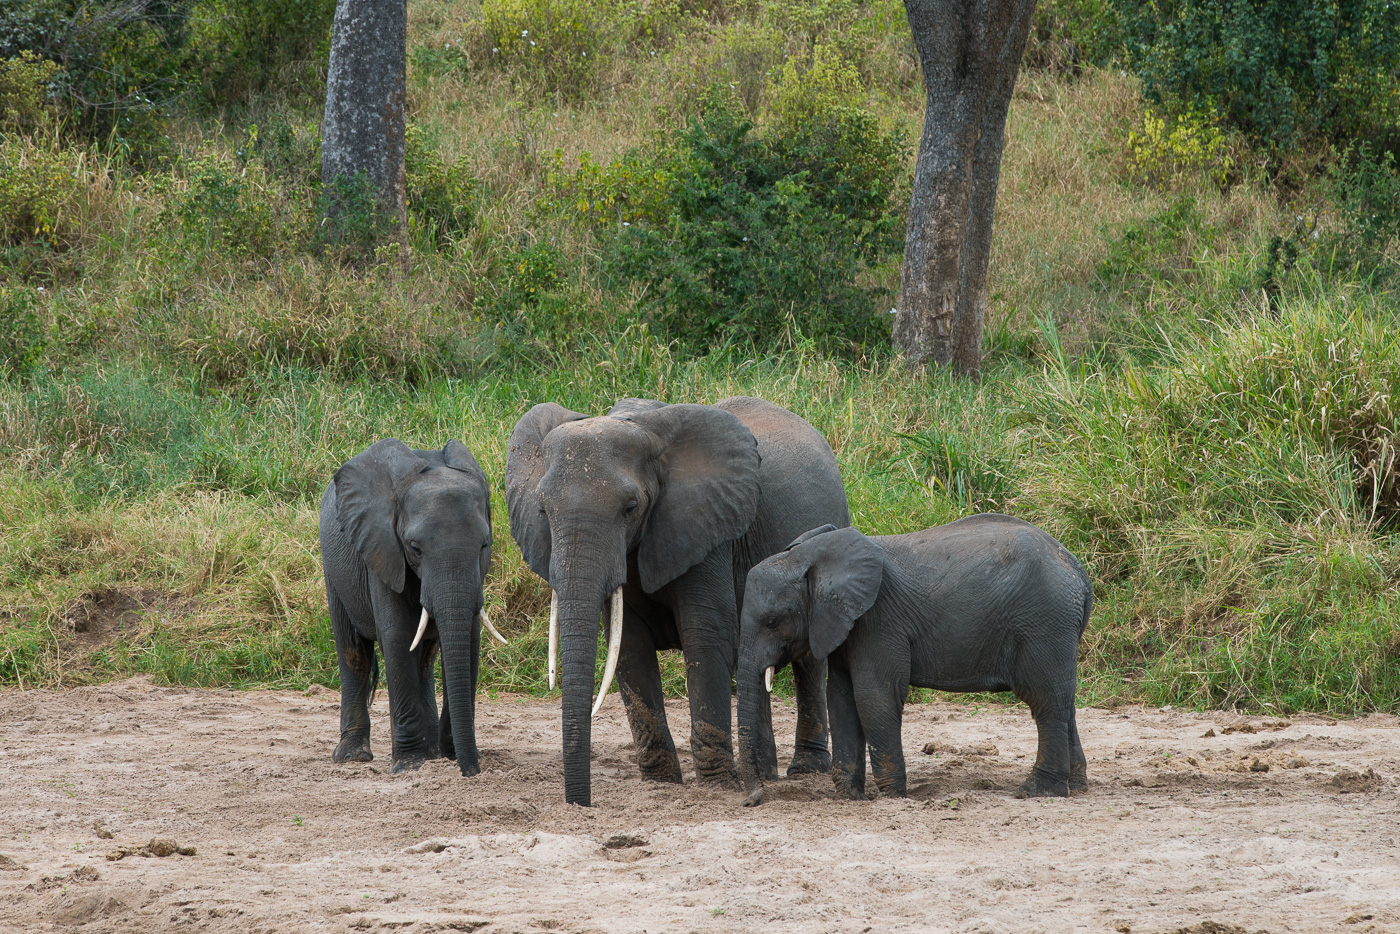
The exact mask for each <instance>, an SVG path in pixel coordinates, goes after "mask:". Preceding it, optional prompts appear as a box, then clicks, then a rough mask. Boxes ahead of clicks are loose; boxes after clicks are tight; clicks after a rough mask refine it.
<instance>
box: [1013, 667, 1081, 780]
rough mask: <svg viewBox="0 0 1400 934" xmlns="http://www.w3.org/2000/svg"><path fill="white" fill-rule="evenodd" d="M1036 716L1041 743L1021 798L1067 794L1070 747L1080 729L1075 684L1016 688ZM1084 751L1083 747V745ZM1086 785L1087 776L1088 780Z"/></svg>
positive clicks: (1070, 758)
mask: <svg viewBox="0 0 1400 934" xmlns="http://www.w3.org/2000/svg"><path fill="white" fill-rule="evenodd" d="M1016 696H1017V697H1019V698H1021V700H1023V701H1025V702H1026V705H1027V706H1028V707H1030V709H1031V716H1032V717H1034V718H1035V728H1036V732H1037V733H1038V734H1039V743H1038V744H1037V746H1036V753H1035V765H1034V766H1033V767H1032V768H1031V774H1030V776H1029V777H1028V778H1027V779H1026V780H1025V781H1024V782H1022V783H1021V787H1020V788H1018V789H1017V790H1016V797H1018V798H1047V797H1055V798H1064V797H1068V796H1069V792H1070V772H1071V769H1072V765H1073V756H1072V754H1071V751H1070V750H1071V748H1072V746H1073V744H1074V737H1075V736H1076V734H1077V732H1078V730H1077V728H1076V727H1075V723H1074V687H1073V682H1070V684H1069V685H1068V689H1067V690H1066V688H1065V687H1063V686H1062V687H1060V688H1058V689H1057V688H1056V687H1054V686H1046V687H1045V688H1043V689H1041V690H1036V689H1033V688H1032V689H1028V690H1025V691H1019V690H1018V691H1017V692H1016ZM1081 755H1082V749H1081ZM1086 785H1087V780H1086Z"/></svg>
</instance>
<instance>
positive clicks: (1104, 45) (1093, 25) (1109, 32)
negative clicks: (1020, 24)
mask: <svg viewBox="0 0 1400 934" xmlns="http://www.w3.org/2000/svg"><path fill="white" fill-rule="evenodd" d="M1122 41H1123V36H1122V28H1121V26H1120V24H1119V19H1118V17H1117V16H1116V15H1115V12H1114V10H1113V2H1112V0H1042V2H1040V3H1037V4H1036V6H1035V14H1034V18H1033V19H1032V20H1031V31H1030V36H1029V38H1028V39H1027V42H1026V55H1025V59H1024V63H1025V65H1026V67H1028V68H1036V69H1040V70H1043V71H1051V72H1058V73H1064V72H1070V73H1073V72H1076V71H1078V69H1080V68H1081V67H1083V66H1084V65H1105V64H1108V62H1109V61H1111V60H1112V58H1113V57H1114V55H1115V54H1116V53H1117V52H1118V50H1119V48H1120V47H1121V45H1122Z"/></svg>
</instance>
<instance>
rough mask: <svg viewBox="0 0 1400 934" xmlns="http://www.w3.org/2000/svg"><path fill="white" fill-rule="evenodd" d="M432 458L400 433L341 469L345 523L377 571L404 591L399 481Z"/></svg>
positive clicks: (339, 503)
mask: <svg viewBox="0 0 1400 934" xmlns="http://www.w3.org/2000/svg"><path fill="white" fill-rule="evenodd" d="M427 467H428V462H427V461H426V460H424V459H423V458H422V457H419V456H418V455H417V454H415V453H413V451H411V450H410V449H409V447H408V445H406V444H404V443H403V442H402V441H400V440H399V439H397V438H385V439H384V440H383V441H376V442H375V443H374V444H372V445H370V446H369V447H368V448H366V449H365V450H364V451H362V452H360V453H359V454H356V455H355V456H354V457H352V458H350V460H348V461H346V462H345V464H344V465H343V466H342V467H341V468H340V469H339V470H337V471H336V472H335V481H334V483H335V510H336V516H337V518H339V520H340V529H341V531H343V532H344V533H345V537H346V538H348V539H350V544H352V545H354V546H355V551H356V552H358V553H359V555H360V557H361V558H362V559H363V560H364V562H365V564H366V565H368V566H369V569H370V570H371V571H373V572H374V576H375V577H377V578H379V579H380V580H381V581H383V582H384V583H385V584H386V585H388V586H389V587H391V588H392V589H393V590H394V592H395V593H403V587H404V571H405V564H404V556H403V548H402V547H401V546H400V545H399V537H398V533H397V532H396V531H395V530H394V518H395V516H396V515H397V513H398V495H397V493H396V492H395V491H396V490H397V489H398V486H399V482H400V481H401V480H402V479H403V478H404V477H406V476H408V475H409V474H410V473H413V472H415V471H419V470H425V469H427Z"/></svg>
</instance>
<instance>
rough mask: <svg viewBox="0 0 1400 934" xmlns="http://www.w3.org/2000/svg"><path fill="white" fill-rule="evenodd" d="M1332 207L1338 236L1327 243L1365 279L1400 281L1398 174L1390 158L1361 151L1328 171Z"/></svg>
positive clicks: (1348, 156) (1399, 176)
mask: <svg viewBox="0 0 1400 934" xmlns="http://www.w3.org/2000/svg"><path fill="white" fill-rule="evenodd" d="M1329 181H1330V185H1329V187H1330V188H1331V195H1332V197H1331V201H1332V203H1333V204H1334V205H1336V210H1337V215H1338V219H1339V220H1340V222H1341V223H1340V230H1338V231H1337V232H1336V233H1334V234H1333V236H1332V238H1331V240H1332V243H1333V244H1335V246H1336V249H1337V251H1338V253H1339V254H1340V255H1341V256H1342V257H1343V258H1344V259H1345V260H1346V261H1349V262H1350V263H1351V264H1352V265H1353V266H1355V267H1357V268H1358V269H1359V270H1360V271H1361V272H1362V273H1363V274H1364V275H1371V276H1375V277H1376V278H1378V279H1380V280H1382V281H1389V280H1391V279H1395V278H1400V169H1397V164H1396V159H1395V155H1394V154H1393V153H1385V154H1384V155H1380V156H1377V155H1376V154H1375V153H1373V152H1372V151H1371V149H1370V147H1368V146H1365V145H1362V146H1360V147H1358V148H1356V149H1354V150H1352V151H1350V152H1348V153H1346V154H1345V155H1344V156H1343V157H1342V158H1341V159H1339V160H1338V161H1337V163H1336V164H1335V165H1334V166H1333V168H1332V172H1331V177H1330V180H1329Z"/></svg>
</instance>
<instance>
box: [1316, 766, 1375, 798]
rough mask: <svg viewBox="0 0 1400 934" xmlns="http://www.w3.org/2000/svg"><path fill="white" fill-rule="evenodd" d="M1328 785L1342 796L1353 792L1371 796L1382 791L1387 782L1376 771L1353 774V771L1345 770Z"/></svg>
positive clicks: (1369, 770) (1370, 770) (1368, 770)
mask: <svg viewBox="0 0 1400 934" xmlns="http://www.w3.org/2000/svg"><path fill="white" fill-rule="evenodd" d="M1327 784H1328V786H1330V787H1331V788H1333V789H1334V790H1336V791H1338V792H1341V793H1342V794H1349V793H1353V792H1363V793H1366V794H1369V793H1371V792H1375V791H1380V790H1381V785H1383V784H1385V782H1384V781H1383V780H1382V779H1381V777H1380V775H1379V774H1377V772H1376V770H1375V769H1367V770H1366V771H1364V772H1353V771H1352V770H1351V769H1343V770H1342V771H1340V772H1338V773H1337V774H1336V775H1334V776H1332V780H1331V781H1330V782H1328V783H1327Z"/></svg>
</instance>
